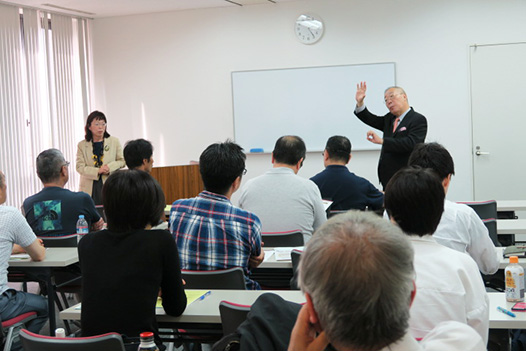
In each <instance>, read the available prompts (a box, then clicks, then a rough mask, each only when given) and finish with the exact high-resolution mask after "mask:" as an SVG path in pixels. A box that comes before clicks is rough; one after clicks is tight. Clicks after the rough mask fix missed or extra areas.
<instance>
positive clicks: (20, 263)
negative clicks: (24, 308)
mask: <svg viewBox="0 0 526 351" xmlns="http://www.w3.org/2000/svg"><path fill="white" fill-rule="evenodd" d="M78 261H79V256H78V252H77V248H76V247H50V248H47V249H46V258H45V259H44V260H43V261H39V262H34V261H32V260H31V259H30V258H27V259H16V260H9V267H13V268H16V269H17V270H19V271H24V272H28V273H30V274H31V273H33V275H34V276H37V277H39V278H40V277H41V278H42V280H43V281H45V282H46V285H47V294H48V297H47V298H48V310H49V332H50V334H51V335H52V336H54V335H55V329H56V328H57V322H56V316H55V288H54V286H53V280H52V277H53V268H57V267H67V266H69V265H71V264H74V263H77V262H78Z"/></svg>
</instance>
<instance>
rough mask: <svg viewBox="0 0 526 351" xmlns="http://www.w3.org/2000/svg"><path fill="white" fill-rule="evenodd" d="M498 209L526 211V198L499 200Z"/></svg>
mask: <svg viewBox="0 0 526 351" xmlns="http://www.w3.org/2000/svg"><path fill="white" fill-rule="evenodd" d="M497 211H526V200H497Z"/></svg>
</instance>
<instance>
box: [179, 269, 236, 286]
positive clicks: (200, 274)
mask: <svg viewBox="0 0 526 351" xmlns="http://www.w3.org/2000/svg"><path fill="white" fill-rule="evenodd" d="M181 275H182V277H183V279H184V281H185V282H186V285H185V286H184V287H185V288H186V289H230V290H244V289H246V285H245V274H244V272H243V269H242V268H241V267H234V268H229V269H222V270H217V271H189V270H182V271H181Z"/></svg>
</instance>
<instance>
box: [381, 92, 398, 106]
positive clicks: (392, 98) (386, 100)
mask: <svg viewBox="0 0 526 351" xmlns="http://www.w3.org/2000/svg"><path fill="white" fill-rule="evenodd" d="M398 95H400V94H395V93H392V94H389V96H386V97H385V99H384V102H385V103H386V104H387V103H388V102H389V101H391V100H394V98H395V97H397V96H398Z"/></svg>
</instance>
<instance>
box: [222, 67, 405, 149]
mask: <svg viewBox="0 0 526 351" xmlns="http://www.w3.org/2000/svg"><path fill="white" fill-rule="evenodd" d="M360 81H366V82H367V97H366V99H365V103H366V105H367V108H368V109H369V110H370V111H371V112H373V113H375V114H377V115H384V114H386V113H387V112H388V110H387V107H386V106H385V104H384V90H385V89H386V88H387V87H390V86H393V85H395V81H396V80H395V64H394V62H390V63H378V64H365V65H345V66H328V67H308V68H291V69H277V70H261V71H240V72H232V97H233V110H234V137H235V140H236V142H237V143H238V144H239V145H241V146H242V147H243V148H244V149H245V151H246V152H249V151H250V150H251V149H254V148H262V149H263V150H264V152H272V150H273V149H274V144H275V142H276V140H277V139H278V138H279V137H280V136H282V135H289V134H292V135H298V136H300V137H301V138H303V140H305V144H306V145H307V150H308V151H322V150H323V149H324V148H325V144H326V142H327V139H328V138H329V137H331V136H333V135H345V136H347V137H348V138H349V139H350V140H351V144H352V149H353V150H377V149H379V148H380V146H379V145H376V144H373V143H370V142H369V141H367V140H366V133H367V131H368V130H370V129H371V128H370V127H369V126H367V125H365V124H364V123H362V122H361V121H360V120H359V119H358V118H357V117H356V116H355V115H354V108H355V105H356V100H355V98H354V95H355V93H356V84H357V83H358V82H360Z"/></svg>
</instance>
